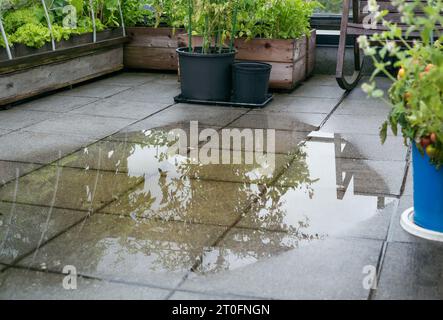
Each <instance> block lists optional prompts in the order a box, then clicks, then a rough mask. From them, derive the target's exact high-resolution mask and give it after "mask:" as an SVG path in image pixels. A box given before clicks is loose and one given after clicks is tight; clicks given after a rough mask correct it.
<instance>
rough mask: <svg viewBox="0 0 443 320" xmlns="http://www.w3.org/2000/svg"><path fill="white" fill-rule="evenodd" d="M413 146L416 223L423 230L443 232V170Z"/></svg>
mask: <svg viewBox="0 0 443 320" xmlns="http://www.w3.org/2000/svg"><path fill="white" fill-rule="evenodd" d="M412 144H413V147H412V163H413V167H414V172H413V174H414V222H415V224H417V225H418V226H420V227H422V228H425V229H428V230H432V231H437V232H443V168H440V169H438V170H437V168H436V166H434V165H433V164H432V163H431V162H430V159H429V157H428V155H426V153H425V154H424V155H422V154H421V153H420V151H419V150H418V148H417V147H416V146H415V143H412Z"/></svg>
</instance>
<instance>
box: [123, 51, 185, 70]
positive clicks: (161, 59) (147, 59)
mask: <svg viewBox="0 0 443 320" xmlns="http://www.w3.org/2000/svg"><path fill="white" fill-rule="evenodd" d="M123 61H124V64H125V67H127V68H134V69H152V70H174V71H175V70H177V69H178V59H177V53H176V52H175V49H174V48H146V47H136V46H128V47H125V49H124V60H123Z"/></svg>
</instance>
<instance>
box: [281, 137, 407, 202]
mask: <svg viewBox="0 0 443 320" xmlns="http://www.w3.org/2000/svg"><path fill="white" fill-rule="evenodd" d="M337 142H338V144H337ZM342 147H343V145H342V144H341V142H340V140H335V141H334V139H323V138H321V139H315V140H312V141H308V142H306V144H305V147H304V148H301V150H300V152H299V153H298V159H296V161H294V162H293V163H292V164H291V166H290V167H289V168H288V170H286V171H285V172H284V174H283V175H282V176H281V177H280V178H279V180H278V181H277V185H280V186H286V187H294V186H295V187H296V186H298V179H299V176H300V175H303V174H304V175H305V176H308V177H309V178H310V180H311V181H315V180H316V179H318V180H319V181H320V184H323V183H326V184H327V185H329V187H331V186H334V188H336V189H337V193H338V194H342V195H345V194H346V193H347V192H351V193H354V194H368V195H380V196H383V195H386V196H399V195H400V192H401V186H402V183H403V175H404V172H405V168H406V162H402V161H374V160H358V159H343V158H338V157H336V154H338V153H340V152H341V150H342ZM317 188H318V187H317Z"/></svg>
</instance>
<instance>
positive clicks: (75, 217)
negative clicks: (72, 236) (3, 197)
mask: <svg viewBox="0 0 443 320" xmlns="http://www.w3.org/2000/svg"><path fill="white" fill-rule="evenodd" d="M86 215H87V213H86V212H80V211H73V210H61V209H50V208H48V207H36V206H29V205H20V204H13V203H7V202H0V222H1V223H0V238H1V239H2V242H1V250H0V261H1V262H3V263H6V264H11V263H13V262H14V261H15V260H16V259H17V258H19V257H21V256H23V255H25V254H29V253H31V252H33V251H34V250H35V249H36V248H38V246H39V245H41V244H43V243H44V242H45V241H47V240H48V239H50V238H51V237H53V236H55V235H57V234H58V233H59V232H62V231H64V230H66V229H67V228H69V227H70V226H72V225H74V224H75V223H77V222H79V221H80V220H81V219H83V218H84V217H85V216H86Z"/></svg>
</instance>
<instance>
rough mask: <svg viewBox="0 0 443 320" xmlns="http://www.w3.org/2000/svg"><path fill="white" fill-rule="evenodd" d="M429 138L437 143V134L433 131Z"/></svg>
mask: <svg viewBox="0 0 443 320" xmlns="http://www.w3.org/2000/svg"><path fill="white" fill-rule="evenodd" d="M430 139H431V142H432V143H437V134H436V133H435V132H433V133H431V136H430Z"/></svg>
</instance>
